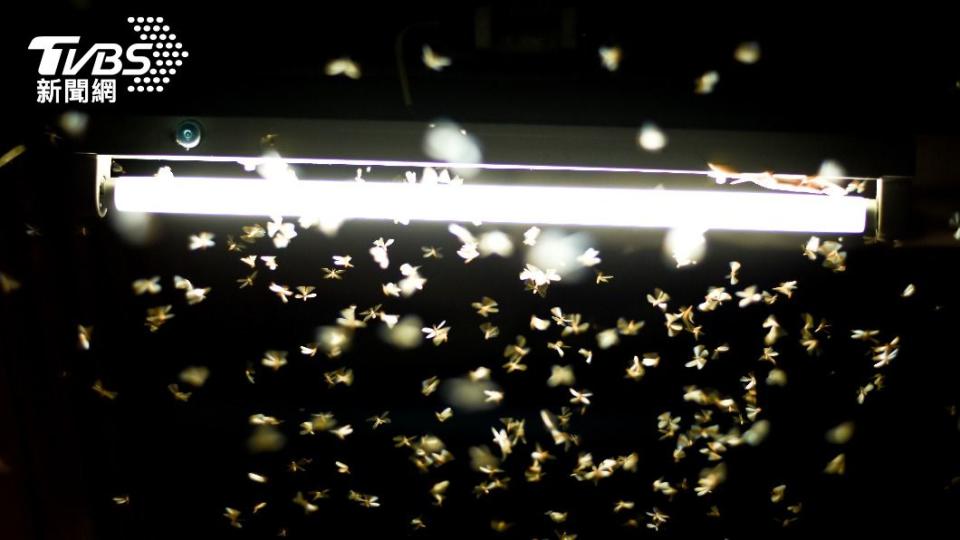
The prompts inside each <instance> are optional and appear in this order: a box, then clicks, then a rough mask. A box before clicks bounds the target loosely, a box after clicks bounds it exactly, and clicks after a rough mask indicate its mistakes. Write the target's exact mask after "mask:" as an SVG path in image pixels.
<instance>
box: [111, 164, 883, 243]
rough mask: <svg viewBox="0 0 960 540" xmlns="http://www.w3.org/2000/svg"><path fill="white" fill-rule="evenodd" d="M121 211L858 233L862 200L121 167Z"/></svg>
mask: <svg viewBox="0 0 960 540" xmlns="http://www.w3.org/2000/svg"><path fill="white" fill-rule="evenodd" d="M114 201H115V204H116V207H117V209H118V210H120V211H127V212H129V211H133V212H154V213H178V214H215V215H237V216H243V215H246V216H274V215H282V216H289V217H298V216H303V215H308V216H317V215H320V216H322V215H325V214H331V215H336V216H341V217H344V218H347V219H377V220H392V219H394V218H395V217H396V214H397V212H398V211H399V212H402V213H403V214H404V215H406V216H409V217H410V219H412V220H421V221H446V222H483V223H517V224H548V225H578V226H614V227H668V228H674V227H681V226H682V227H690V228H701V229H726V230H748V231H792V232H835V233H845V232H846V233H860V232H863V230H864V227H865V224H866V213H867V212H866V211H867V200H866V199H863V198H859V197H827V196H820V195H805V194H784V193H743V192H724V191H671V190H663V189H659V190H658V189H630V188H592V187H555V186H530V185H513V186H503V185H480V184H474V185H462V186H447V185H419V184H401V183H383V182H362V183H361V182H344V181H333V180H309V181H308V180H301V181H298V182H269V181H257V180H247V179H240V178H204V177H177V178H174V179H169V178H168V179H156V178H151V177H121V178H117V179H116V180H115V185H114Z"/></svg>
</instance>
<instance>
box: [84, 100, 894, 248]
mask: <svg viewBox="0 0 960 540" xmlns="http://www.w3.org/2000/svg"><path fill="white" fill-rule="evenodd" d="M191 121H193V122H196V125H197V127H198V128H199V129H202V130H203V134H204V137H203V143H202V144H197V145H195V146H192V147H191V148H190V149H189V151H188V150H187V149H186V148H185V147H182V145H180V144H178V136H179V130H178V129H177V127H178V126H182V125H183V123H182V122H183V120H182V119H163V120H157V119H152V120H150V121H144V120H140V121H139V122H138V121H137V119H122V120H115V121H113V122H114V125H113V126H111V127H110V128H109V129H111V130H113V131H109V132H104V131H100V132H99V133H100V134H101V135H104V134H111V133H112V134H115V133H118V131H116V130H120V131H122V132H129V133H136V134H137V135H138V136H137V137H135V138H134V137H131V138H127V139H118V138H117V137H116V136H101V137H99V138H98V141H100V145H99V146H100V147H101V148H99V149H97V150H98V151H96V152H93V153H95V155H96V160H97V167H96V169H97V172H96V176H97V186H98V188H97V190H96V191H97V204H98V211H99V212H100V213H101V215H103V213H104V212H105V209H106V208H107V206H108V198H107V197H105V195H107V194H108V193H110V194H112V199H113V201H114V204H115V206H116V208H117V209H118V210H120V211H137V212H162V213H188V214H206V215H212V214H222V215H249V216H260V217H267V216H275V215H282V216H289V217H300V216H308V217H317V218H325V217H330V218H335V219H352V218H357V219H387V220H396V219H403V220H412V221H418V220H424V221H445V222H487V223H516V224H547V225H574V226H611V227H662V228H676V227H693V228H698V229H703V230H708V229H709V230H735V231H779V232H804V233H836V234H858V235H859V234H862V235H866V236H877V237H889V236H891V235H890V231H891V230H892V229H895V228H899V227H901V226H902V225H903V222H904V219H903V212H902V211H901V210H899V209H902V208H903V207H904V206H905V205H904V204H900V203H902V202H903V201H898V204H897V205H896V207H894V206H892V205H891V202H892V201H891V199H894V197H891V196H890V195H891V191H893V190H894V188H893V187H892V185H893V183H894V182H895V183H896V186H897V187H896V189H895V190H896V191H898V192H900V193H897V196H896V198H897V199H902V198H903V193H902V192H903V191H904V189H903V186H908V185H909V180H908V179H905V178H904V175H903V174H902V173H904V172H907V169H906V166H905V165H904V163H908V162H909V160H902V159H901V160H897V159H893V158H892V156H897V155H900V156H902V155H903V152H902V151H901V152H894V151H891V150H890V148H886V149H884V148H883V146H882V145H881V146H880V147H878V145H877V144H876V142H875V141H871V143H872V144H860V145H856V144H854V145H851V143H850V141H849V140H845V141H844V142H843V144H838V145H837V146H838V147H842V148H843V149H844V152H845V154H846V157H841V158H840V159H838V161H840V162H841V163H843V164H844V165H845V166H849V165H848V164H856V165H857V166H858V169H857V172H858V173H859V174H858V175H857V176H844V177H840V179H841V180H844V181H850V180H856V181H859V182H863V183H864V184H865V185H868V186H869V187H868V191H867V193H868V194H869V193H870V192H872V191H874V190H875V192H876V195H877V196H876V198H870V197H862V196H859V194H852V195H848V196H827V195H819V194H807V193H790V192H781V191H773V190H763V189H759V188H755V189H752V190H751V189H743V187H742V186H730V185H724V186H717V185H714V184H715V183H714V182H713V181H712V180H713V179H714V178H717V174H716V173H715V172H714V171H711V170H710V169H708V168H707V167H706V166H705V165H706V163H707V161H710V160H713V161H719V162H722V163H726V164H729V165H732V166H734V167H736V168H737V169H739V170H746V171H750V170H753V171H765V170H772V171H776V172H778V173H779V172H796V171H803V170H811V168H812V167H817V166H819V161H820V160H822V158H823V156H822V146H823V145H824V143H828V142H830V141H831V140H834V139H835V138H834V139H831V138H829V137H827V138H822V137H821V138H816V137H813V138H811V137H808V136H796V135H773V136H771V135H769V134H755V133H741V134H730V133H711V132H695V131H671V132H670V141H671V142H670V145H669V146H668V147H667V149H666V150H665V151H663V152H660V153H656V154H651V153H648V152H644V151H643V150H642V149H640V148H638V147H637V146H636V142H635V141H636V132H635V130H630V129H623V128H583V127H544V126H511V125H482V126H471V127H470V135H471V136H472V137H474V138H475V139H476V140H479V141H481V142H482V145H483V149H482V150H483V154H484V157H483V160H482V161H481V162H471V163H457V162H442V161H434V160H429V159H424V158H423V149H422V144H423V139H424V135H425V133H427V132H428V131H429V130H430V129H432V125H427V124H416V123H398V122H381V123H377V122H339V121H295V120H287V121H277V120H274V121H250V120H238V119H198V120H191ZM118 123H119V124H120V125H117V124H118ZM124 124H125V125H126V126H124ZM131 124H134V125H137V127H133V126H131ZM162 125H167V126H171V127H172V128H173V129H170V128H167V129H163V128H162V127H160V128H158V126H162ZM200 126H203V127H202V128H200ZM164 131H166V133H167V135H166V137H164V136H162V133H163V132H164ZM170 133H173V134H174V135H173V136H171V135H170ZM164 138H165V139H166V140H165V141H164ZM104 139H109V140H110V142H107V141H104ZM138 139H139V140H138ZM813 148H818V149H821V152H818V153H817V156H818V157H816V158H811V157H810V156H811V154H812V153H813V152H812V149H813ZM104 150H109V151H104ZM266 151H270V152H277V153H278V154H279V155H281V156H283V157H282V162H281V163H282V165H283V166H284V167H286V166H291V167H296V168H298V169H304V170H305V172H303V173H302V174H298V176H304V178H303V179H300V180H286V179H283V180H278V179H271V178H266V179H264V178H258V177H255V176H254V177H251V175H246V176H244V174H243V173H244V171H243V169H246V170H247V171H249V170H251V169H255V168H257V167H259V166H263V165H266V164H275V163H276V162H277V158H276V157H269V156H265V152H266ZM831 155H835V154H831ZM701 156H703V157H701ZM116 163H121V164H133V165H134V167H133V168H135V169H137V170H138V173H130V174H116V173H115V171H117V170H127V169H130V167H126V168H124V167H119V168H118V167H115V164H116ZM781 163H782V166H780V165H778V164H781ZM801 163H802V164H803V165H802V166H801V165H800V164H801ZM638 164H639V165H642V166H638ZM771 164H772V165H775V166H771ZM161 165H165V166H170V167H171V168H172V169H173V172H174V176H173V177H162V176H153V175H152V174H151V173H152V172H155V171H156V170H157V169H156V168H157V167H159V166H161ZM145 167H147V168H146V169H145ZM427 167H430V168H433V169H435V170H441V169H444V168H449V169H451V170H453V171H456V172H473V173H479V174H476V175H475V176H472V177H471V178H469V179H468V180H467V181H466V182H465V183H464V184H463V185H423V184H417V183H407V182H404V181H403V173H404V171H410V172H412V173H413V174H414V175H419V174H421V171H422V170H423V169H424V168H427ZM878 167H883V168H886V169H892V170H893V171H895V172H898V173H901V174H899V175H898V176H896V177H890V176H884V175H879V174H875V173H876V171H877V170H878V169H877V168H878ZM231 168H232V169H231ZM208 169H215V172H210V173H208V172H206V171H207V170H208ZM354 169H358V170H361V171H363V170H366V171H370V172H367V173H365V174H366V175H367V176H366V178H367V181H364V182H357V181H354V180H353V179H352V178H350V177H349V176H345V174H344V171H353V170H354ZM847 170H848V171H850V169H849V168H848V169H847ZM861 170H863V171H864V173H861ZM180 171H185V172H186V175H182V174H181V173H180ZM237 172H239V173H240V174H236V173H237ZM788 176H789V175H788ZM798 177H799V176H798ZM887 184H891V185H890V186H887V189H883V188H882V187H881V186H886V185H887ZM881 207H882V208H883V209H884V210H881ZM891 208H898V210H891Z"/></svg>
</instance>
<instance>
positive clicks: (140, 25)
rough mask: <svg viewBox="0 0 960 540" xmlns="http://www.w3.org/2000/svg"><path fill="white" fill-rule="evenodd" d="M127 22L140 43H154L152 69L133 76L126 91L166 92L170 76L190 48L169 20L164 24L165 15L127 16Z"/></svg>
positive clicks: (188, 53) (188, 54) (181, 62)
mask: <svg viewBox="0 0 960 540" xmlns="http://www.w3.org/2000/svg"><path fill="white" fill-rule="evenodd" d="M127 23H128V24H130V25H131V26H132V27H133V31H134V32H135V33H136V34H137V36H138V37H139V38H140V42H141V43H150V44H152V45H153V51H152V52H151V53H150V56H151V58H152V61H151V64H150V69H149V71H148V72H147V73H145V74H144V75H142V76H138V77H134V78H133V84H131V85H129V86H127V92H133V93H137V92H141V93H142V92H148V93H152V92H163V90H164V88H165V87H166V85H167V84H169V83H170V76H171V75H176V74H177V70H178V68H180V66H182V65H183V59H184V58H188V57H189V56H190V52H189V51H187V50H186V49H184V48H183V43H181V42H180V41H177V35H176V34H174V33H173V32H171V30H170V25H169V24H164V19H163V17H127Z"/></svg>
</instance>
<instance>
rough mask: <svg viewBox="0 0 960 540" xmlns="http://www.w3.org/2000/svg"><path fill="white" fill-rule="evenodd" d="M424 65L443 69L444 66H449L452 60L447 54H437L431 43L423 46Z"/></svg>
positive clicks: (437, 69) (438, 69) (433, 68)
mask: <svg viewBox="0 0 960 540" xmlns="http://www.w3.org/2000/svg"><path fill="white" fill-rule="evenodd" d="M421 58H422V59H423V65H425V66H427V67H428V68H430V69H432V70H433V71H442V70H443V68H445V67H449V66H450V64H451V63H452V61H451V60H450V58H449V57H447V56H441V55H439V54H437V52H436V51H434V50H433V48H431V47H430V45H426V44H425V45H424V46H423V55H422V56H421Z"/></svg>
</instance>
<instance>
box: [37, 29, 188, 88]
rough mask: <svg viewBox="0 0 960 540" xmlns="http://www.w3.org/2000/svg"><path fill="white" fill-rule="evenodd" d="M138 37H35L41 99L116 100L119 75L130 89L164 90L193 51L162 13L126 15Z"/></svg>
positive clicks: (38, 86) (38, 85)
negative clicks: (88, 40) (125, 40)
mask: <svg viewBox="0 0 960 540" xmlns="http://www.w3.org/2000/svg"><path fill="white" fill-rule="evenodd" d="M127 23H128V24H130V25H131V26H132V27H133V31H134V32H135V33H136V34H137V35H138V37H139V41H137V42H135V43H133V44H131V45H128V46H126V47H124V46H122V45H120V44H118V43H94V44H93V45H91V46H89V47H84V46H83V45H82V44H81V38H80V36H37V37H35V38H33V40H32V41H31V42H30V45H29V49H30V50H35V51H41V56H40V64H39V66H38V68H37V73H38V74H39V75H40V76H41V77H40V78H39V79H37V103H64V104H68V103H116V101H117V88H118V85H117V78H116V77H118V76H119V77H122V78H123V81H124V82H123V83H121V87H122V86H123V84H126V89H127V92H129V93H141V92H145V93H154V92H157V93H159V92H163V91H164V89H165V87H166V86H167V85H169V84H170V81H171V78H172V76H174V75H176V74H177V70H178V69H180V68H181V67H182V66H183V59H185V58H187V57H189V56H190V53H189V52H188V51H186V50H184V48H183V43H181V42H180V41H179V40H178V39H177V35H176V34H174V33H172V32H171V31H170V26H169V25H168V24H164V19H163V17H128V18H127Z"/></svg>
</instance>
